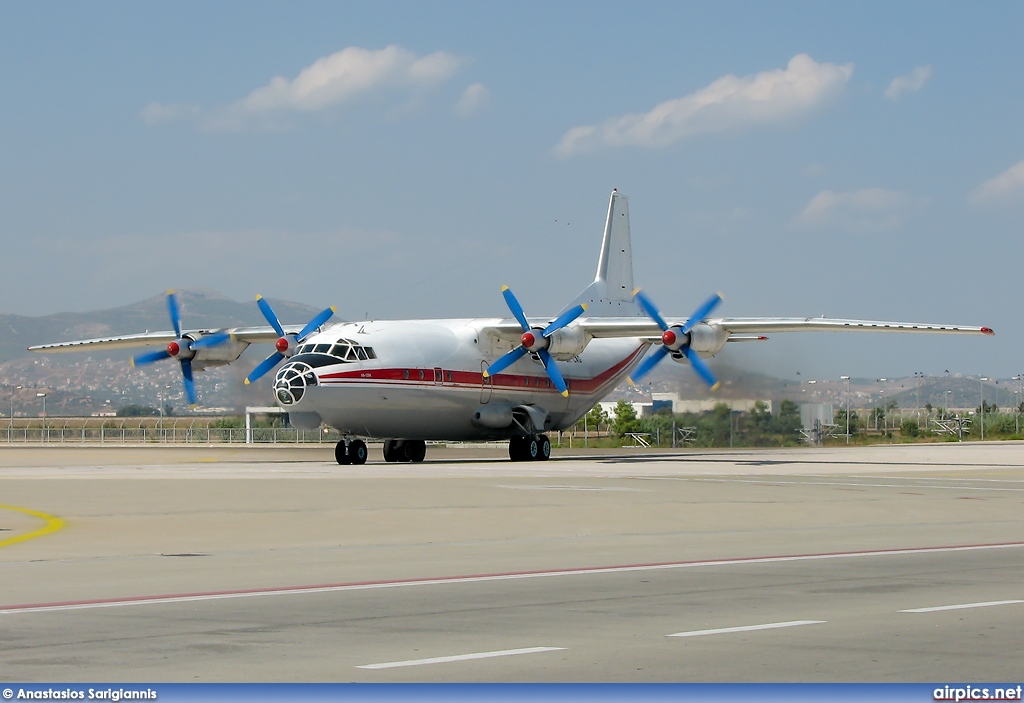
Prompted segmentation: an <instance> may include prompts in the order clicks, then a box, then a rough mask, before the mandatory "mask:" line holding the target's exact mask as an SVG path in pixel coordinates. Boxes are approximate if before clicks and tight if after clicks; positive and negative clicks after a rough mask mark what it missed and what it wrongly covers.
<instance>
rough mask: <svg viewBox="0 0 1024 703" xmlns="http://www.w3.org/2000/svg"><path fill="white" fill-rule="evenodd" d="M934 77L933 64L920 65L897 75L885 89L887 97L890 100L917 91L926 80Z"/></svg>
mask: <svg viewBox="0 0 1024 703" xmlns="http://www.w3.org/2000/svg"><path fill="white" fill-rule="evenodd" d="M931 77H932V67H931V66H918V67H917V68H915V69H914V70H913V71H911V72H910V73H908V74H907V75H905V76H897V77H896V78H893V79H892V83H890V84H889V87H888V88H886V89H885V97H887V98H889V99H890V100H898V99H899V97H900V96H901V95H903V94H904V93H916V92H917V91H919V90H921V88H923V87H924V84H925V82H926V81H927V80H928V79H929V78H931Z"/></svg>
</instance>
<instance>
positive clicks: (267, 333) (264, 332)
mask: <svg viewBox="0 0 1024 703" xmlns="http://www.w3.org/2000/svg"><path fill="white" fill-rule="evenodd" d="M284 331H285V334H298V333H299V332H300V331H302V325H284ZM220 332H226V333H227V334H230V335H231V336H232V337H233V338H234V340H235V341H237V342H243V343H245V344H252V343H258V342H274V341H276V340H277V338H278V334H277V332H275V331H274V328H273V327H270V326H263V327H230V328H224V329H216V330H185V331H184V332H183V336H185V337H189V338H193V339H200V338H202V337H206V336H208V335H211V334H217V333H220ZM176 339H178V335H177V334H176V333H175V332H174V331H173V330H168V331H165V332H139V333H137V334H124V335H118V336H114V337H97V338H95V339H79V340H75V341H72V342H55V343H51V344H37V345H34V346H31V347H29V348H28V350H29V351H34V352H44V353H47V354H50V353H54V352H70V351H82V350H83V349H86V348H96V349H130V348H136V347H160V346H164V345H166V344H169V343H170V342H173V341H174V340H176Z"/></svg>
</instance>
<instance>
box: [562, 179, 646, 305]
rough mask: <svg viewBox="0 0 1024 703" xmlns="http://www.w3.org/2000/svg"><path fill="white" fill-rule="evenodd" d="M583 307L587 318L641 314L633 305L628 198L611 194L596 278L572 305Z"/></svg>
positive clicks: (615, 192) (617, 193)
mask: <svg viewBox="0 0 1024 703" xmlns="http://www.w3.org/2000/svg"><path fill="white" fill-rule="evenodd" d="M578 304H585V305H586V306H587V317H627V316H634V315H643V312H642V311H641V310H640V309H639V308H638V307H637V306H636V305H635V304H634V303H633V245H632V242H631V241H630V237H629V199H628V198H626V196H624V195H620V194H619V192H618V191H617V190H613V191H612V196H611V200H610V201H609V202H608V219H607V221H606V222H605V225H604V239H603V240H602V242H601V257H600V258H599V259H598V262H597V276H596V277H595V278H594V282H593V283H591V284H590V285H589V286H588V287H587V288H586V289H585V290H584V291H583V292H582V293H580V294H579V295H578V296H577V297H576V300H574V301H573V302H572V305H578Z"/></svg>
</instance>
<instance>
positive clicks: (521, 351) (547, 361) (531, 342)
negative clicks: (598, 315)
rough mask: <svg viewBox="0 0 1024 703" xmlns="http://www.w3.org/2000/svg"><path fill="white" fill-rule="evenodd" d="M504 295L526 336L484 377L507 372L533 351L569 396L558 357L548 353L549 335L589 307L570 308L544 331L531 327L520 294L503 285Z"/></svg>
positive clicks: (565, 394) (563, 392)
mask: <svg viewBox="0 0 1024 703" xmlns="http://www.w3.org/2000/svg"><path fill="white" fill-rule="evenodd" d="M501 294H502V296H504V298H505V303H506V304H507V305H508V309H509V310H511V311H512V315H513V316H514V317H515V318H516V321H517V322H519V326H520V327H522V328H523V336H522V337H520V339H519V346H518V347H516V348H515V349H513V350H512V351H510V352H508V353H507V354H505V355H504V356H502V357H500V358H499V359H498V360H497V361H495V362H494V363H493V364H491V365H490V366H488V367H487V369H486V370H485V371H484V378H487V377H488V376H493V375H494V374H496V373H500V372H501V371H504V370H505V369H507V368H508V367H509V366H511V365H512V364H514V363H516V362H517V361H519V360H520V359H521V358H522V357H524V356H526V355H527V354H531V353H532V354H536V355H537V356H539V357H540V360H541V361H542V362H543V363H544V370H545V371H547V373H548V377H549V378H550V379H551V382H552V383H554V384H555V388H557V389H558V391H559V392H560V393H561V394H562V395H564V396H568V395H569V387H568V386H567V385H566V384H565V379H564V378H562V373H561V372H560V371H559V370H558V367H557V366H556V365H555V360H554V359H552V358H551V354H549V353H548V344H549V340H548V338H549V337H550V336H551V335H552V334H554V333H555V332H557V331H558V330H560V329H562V328H563V327H565V326H566V325H568V324H569V323H570V322H572V321H573V320H575V319H576V318H577V317H579V316H580V315H582V314H583V311H584V310H586V309H587V306H586V305H576V306H574V307H571V308H569V309H568V310H566V311H565V312H563V313H562V314H561V315H559V316H558V317H557V318H555V320H554V321H552V322H551V324H549V325H548V326H547V327H545V328H544V329H543V330H542V329H541V328H539V327H536V328H534V327H530V323H529V322H527V320H526V314H525V313H524V312H523V306H522V305H520V304H519V301H518V300H516V296H515V295H514V294H513V293H512V291H511V290H510V289H509V287H508V286H502V287H501Z"/></svg>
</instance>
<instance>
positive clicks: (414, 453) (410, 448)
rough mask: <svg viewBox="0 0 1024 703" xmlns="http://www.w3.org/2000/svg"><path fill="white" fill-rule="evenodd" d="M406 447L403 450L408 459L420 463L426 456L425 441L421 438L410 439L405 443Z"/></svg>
mask: <svg viewBox="0 0 1024 703" xmlns="http://www.w3.org/2000/svg"><path fill="white" fill-rule="evenodd" d="M405 446H406V447H407V449H406V450H405V452H406V456H408V457H409V461H412V462H415V463H417V464H418V463H420V462H421V461H423V460H424V459H426V458H427V443H426V442H424V441H423V440H422V439H415V440H410V441H408V442H406V443H405Z"/></svg>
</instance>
